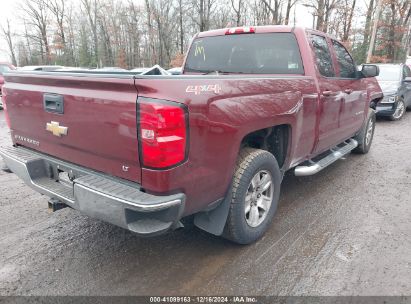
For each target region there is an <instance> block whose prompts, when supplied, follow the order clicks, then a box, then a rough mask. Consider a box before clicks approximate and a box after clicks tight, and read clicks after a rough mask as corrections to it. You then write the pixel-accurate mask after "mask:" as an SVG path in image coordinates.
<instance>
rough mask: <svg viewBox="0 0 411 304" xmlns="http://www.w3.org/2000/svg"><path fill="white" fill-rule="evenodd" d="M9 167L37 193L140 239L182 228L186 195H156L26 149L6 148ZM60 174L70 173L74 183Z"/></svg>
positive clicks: (3, 152) (5, 153)
mask: <svg viewBox="0 0 411 304" xmlns="http://www.w3.org/2000/svg"><path fill="white" fill-rule="evenodd" d="M0 155H1V156H2V157H3V160H4V162H5V164H6V165H7V167H8V168H9V169H10V170H11V171H12V172H14V173H15V174H16V175H18V176H19V177H20V178H21V179H22V180H23V181H24V182H25V183H26V184H27V185H29V186H30V187H32V188H33V189H34V190H36V191H37V192H40V193H41V194H44V195H46V196H49V197H50V198H53V199H57V200H59V201H60V202H62V203H64V204H66V205H67V206H69V207H71V208H73V209H77V210H79V211H80V212H82V213H84V214H87V215H89V216H91V217H94V218H97V219H101V220H103V221H106V222H109V223H112V224H114V225H117V226H120V227H123V228H125V229H128V230H130V231H133V232H135V233H138V234H140V235H146V236H148V235H155V234H159V233H162V232H166V231H167V230H170V229H172V228H175V227H179V226H180V225H181V224H180V222H179V220H180V219H181V216H182V213H183V210H184V202H185V195H184V194H182V193H180V194H174V195H169V196H155V195H151V194H148V193H145V192H143V191H141V189H140V186H139V185H138V184H134V183H129V182H127V181H123V180H120V179H117V178H113V177H110V176H107V175H104V174H101V173H98V172H94V171H91V170H88V169H86V168H83V167H80V166H77V165H74V164H71V163H67V162H64V161H61V160H58V159H56V158H54V157H50V156H47V155H44V154H41V153H38V152H34V151H32V150H29V149H26V148H22V147H18V148H15V147H11V148H7V149H4V150H0ZM59 172H70V174H71V176H72V180H71V181H68V182H67V181H65V180H60V178H59Z"/></svg>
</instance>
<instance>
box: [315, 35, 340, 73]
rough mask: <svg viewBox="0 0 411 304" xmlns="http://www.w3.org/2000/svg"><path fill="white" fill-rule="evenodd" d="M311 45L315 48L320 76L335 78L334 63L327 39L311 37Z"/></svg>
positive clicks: (317, 36) (316, 36)
mask: <svg viewBox="0 0 411 304" xmlns="http://www.w3.org/2000/svg"><path fill="white" fill-rule="evenodd" d="M311 43H312V45H313V48H314V53H315V58H316V64H317V67H318V70H319V72H320V74H321V75H322V76H325V77H335V71H334V67H333V61H332V59H331V53H330V49H329V48H328V43H327V40H326V39H325V37H323V36H319V35H311Z"/></svg>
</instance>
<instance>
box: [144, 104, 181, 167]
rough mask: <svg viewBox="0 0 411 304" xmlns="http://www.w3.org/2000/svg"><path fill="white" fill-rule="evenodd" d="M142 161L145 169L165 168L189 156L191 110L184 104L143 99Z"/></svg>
mask: <svg viewBox="0 0 411 304" xmlns="http://www.w3.org/2000/svg"><path fill="white" fill-rule="evenodd" d="M138 123H139V125H138V128H139V142H140V149H139V152H140V161H141V163H142V165H143V166H144V167H147V168H156V169H159V168H161V169H164V168H169V167H173V166H176V165H178V164H180V163H182V162H183V161H184V160H185V159H186V156H187V149H186V147H187V132H188V130H187V129H188V126H187V111H186V109H185V107H184V106H183V105H180V104H178V103H174V102H168V101H160V100H156V99H139V101H138Z"/></svg>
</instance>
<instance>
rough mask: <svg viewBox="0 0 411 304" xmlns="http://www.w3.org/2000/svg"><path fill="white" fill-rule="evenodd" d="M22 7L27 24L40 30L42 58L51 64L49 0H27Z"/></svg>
mask: <svg viewBox="0 0 411 304" xmlns="http://www.w3.org/2000/svg"><path fill="white" fill-rule="evenodd" d="M20 9H21V10H22V11H23V12H24V13H25V15H26V16H27V25H31V26H33V27H34V28H35V29H36V30H37V31H38V37H39V40H40V45H41V48H42V49H43V47H44V51H45V52H44V53H43V50H42V51H41V57H42V60H43V61H44V62H45V63H47V64H49V63H50V61H51V58H50V44H49V39H48V28H49V26H50V23H49V11H48V0H25V1H24V2H23V4H22V5H21V6H20Z"/></svg>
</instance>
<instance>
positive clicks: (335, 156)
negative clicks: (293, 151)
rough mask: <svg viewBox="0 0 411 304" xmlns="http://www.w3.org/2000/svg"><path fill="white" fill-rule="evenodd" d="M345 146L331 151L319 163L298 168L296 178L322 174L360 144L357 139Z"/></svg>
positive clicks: (311, 163) (350, 140)
mask: <svg viewBox="0 0 411 304" xmlns="http://www.w3.org/2000/svg"><path fill="white" fill-rule="evenodd" d="M344 144H345V145H344V146H343V147H341V148H338V147H336V148H333V149H331V150H330V151H331V153H330V154H328V155H327V156H325V157H324V158H322V159H320V160H319V161H317V162H313V161H311V160H310V161H309V162H310V164H309V165H306V166H297V167H295V170H294V174H295V175H296V176H309V175H313V174H316V173H318V172H320V171H321V170H322V169H324V168H325V167H328V166H329V165H331V164H332V163H334V162H335V161H337V160H339V159H340V158H341V157H343V156H344V155H347V154H348V153H350V152H351V151H352V150H354V149H355V148H356V147H357V146H358V142H357V141H356V140H355V139H352V138H351V139H349V140H347V141H345V142H344Z"/></svg>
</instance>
